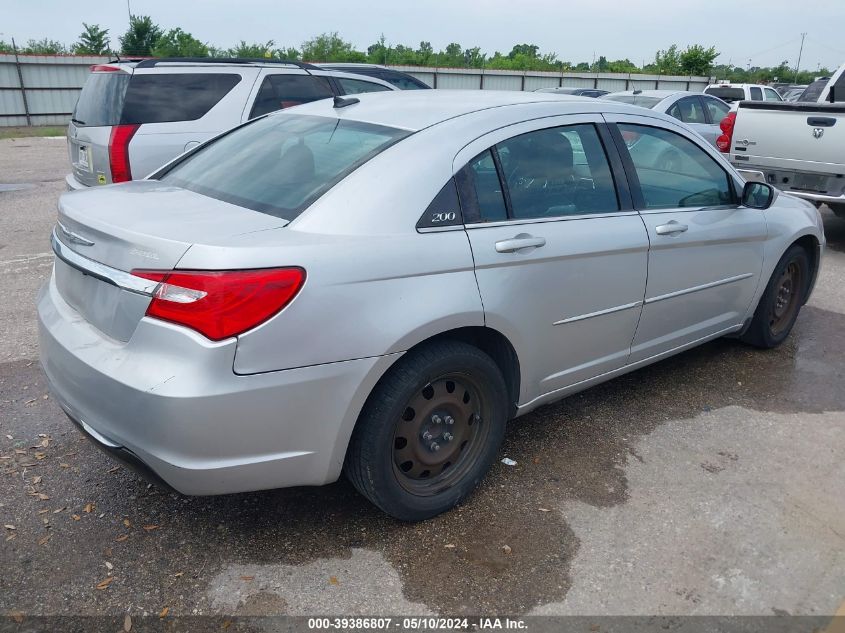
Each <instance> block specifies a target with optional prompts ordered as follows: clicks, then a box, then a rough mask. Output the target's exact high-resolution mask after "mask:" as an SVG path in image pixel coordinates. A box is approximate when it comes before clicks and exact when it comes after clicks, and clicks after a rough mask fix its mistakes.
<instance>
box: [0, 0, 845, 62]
mask: <svg viewBox="0 0 845 633" xmlns="http://www.w3.org/2000/svg"><path fill="white" fill-rule="evenodd" d="M129 4H130V6H131V11H132V13H133V14H137V15H150V16H151V17H152V18H153V19H154V20H155V21H156V22H158V23H159V24H160V25H161V26H163V27H165V28H174V27H177V26H178V27H181V28H182V29H184V30H186V31H188V32H190V33H191V34H192V35H194V37H196V38H198V39H200V40H202V41H204V42H208V43H210V44H214V45H215V46H218V47H222V48H228V47H229V46H232V45H234V44H236V43H237V42H238V41H240V40H246V41H248V42H252V41H256V42H266V41H267V40H274V41H275V43H276V45H277V46H278V47H287V46H296V47H298V46H299V45H300V44H301V43H302V42H303V41H304V40H306V39H309V38H311V37H313V36H314V35H318V34H320V33H324V32H331V31H337V32H338V33H339V34H340V35H341V37H343V38H344V39H346V40H348V41H351V42H352V43H353V44H354V45H355V47H356V48H357V49H359V50H366V48H367V46H368V45H370V44H372V43H374V42H375V41H376V40H377V39H378V38H379V36H380V35H381V34H382V33H383V34H384V35H385V37H386V38H387V40H388V42H390V43H393V44H405V45H410V46H413V47H414V48H416V46H417V45H418V44H419V42H420V41H421V40H426V41H429V42H431V43H432V45H433V46H434V48H435V50H439V49H442V48H445V47H446V45H447V44H449V43H450V42H458V43H459V44H461V45H462V46H464V47H465V48H466V47H471V46H479V47H480V48H481V50H482V51H484V52H486V53H488V54H492V53H493V52H494V51H497V50H498V51H501V52H503V53H507V52H509V51H510V49H511V47H512V46H513V45H514V44H520V43H529V44H537V45H539V46H540V50H541V51H542V52H555V53H557V54H558V58H559V59H561V60H564V61H570V62H574V63H578V62H581V61H587V62H591V61H592V60H593V56H594V55H595V56H596V57H598V56H599V55H604V56H605V57H607V58H608V59H611V60H612V59H622V58H626V57H627V58H628V59H630V60H631V61H633V62H634V63H635V64H637V65H641V64H642V63H643V61H651V60H653V58H654V53H655V51H657V50H659V49H666V48H668V47H669V46H670V45H672V44H678V45H679V46H680V47H681V48H683V47H685V46H686V45H688V44H703V45H705V46H711V45H712V46H715V47H716V50H718V51H719V52H720V53H721V54H720V56H719V57H718V58H717V60H716V61H717V63H728V62H730V63H733V64H734V65H738V66H742V67H746V66H748V65H749V60H750V65H752V66H776V65H778V64H780V62H781V61H783V60H788V61H789V63H790V65H791V66H793V67H794V66H795V63H796V61H797V58H798V50H799V46H800V43H801V33H802V32H804V33H807V37H806V39H805V42H804V52H803V55H802V58H801V68H802V69H815V68H817V67H818V66H819V65H821V66H822V67H825V66H827V67H828V68H835V67H837V66H839V65H840V64H842V63H843V62H845V37H843V33H845V0H706V1H705V2H693V1H691V0H675V1H674V2H672V1H667V0H628V1H627V2H624V1H620V0H483V1H475V0H416V1H415V2H407V1H406V0H363V1H358V2H355V1H350V0H330V1H327V0H313V1H312V2H302V1H296V2H291V1H285V0H239V1H237V2H233V1H232V0H195V1H193V2H190V1H185V0H129ZM127 15H128V12H127V2H126V0H111V1H109V2H104V1H103V0H98V1H96V2H95V1H92V0H74V1H73V2H71V1H69V0H0V39H2V40H6V41H9V40H10V39H11V38H12V37H14V38H15V40H16V41H17V42H18V43H19V44H20V43H24V42H26V41H27V40H28V39H30V38H33V39H41V38H43V37H48V38H50V39H55V40H60V41H62V42H65V43H67V44H70V43H72V42H74V41H75V40H76V38H77V37H78V35H79V32H80V31H81V30H82V22H87V23H88V24H99V25H100V26H101V27H105V28H108V29H109V33H110V36H111V38H112V45H113V46H117V36H118V35H120V34H122V33H123V32H124V31H125V30H126V27H127V19H128V18H127Z"/></svg>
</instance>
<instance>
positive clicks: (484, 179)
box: [455, 149, 508, 223]
mask: <svg viewBox="0 0 845 633" xmlns="http://www.w3.org/2000/svg"><path fill="white" fill-rule="evenodd" d="M455 180H456V181H457V184H458V193H459V195H460V198H461V209H462V210H463V215H464V221H465V222H467V223H472V222H497V221H499V220H507V219H508V211H507V207H505V199H504V195H503V194H502V183H501V181H500V180H499V172H498V171H497V170H496V161H495V160H494V159H493V154H492V153H491V151H490V150H489V149H488V150H485V151H483V152H481V153H480V154H478V155H477V156H476V157H475V158H473V159H472V160H471V161H469V163H467V165H466V166H465V167H464V168H463V169H461V170H460V171H459V172H458V173H457V174H456V175H455Z"/></svg>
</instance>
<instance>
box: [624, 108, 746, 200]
mask: <svg viewBox="0 0 845 633" xmlns="http://www.w3.org/2000/svg"><path fill="white" fill-rule="evenodd" d="M618 127H619V131H620V132H621V133H622V137H623V139H625V144H626V146H627V147H628V153H629V155H630V157H631V161H632V162H633V164H634V170H635V171H636V174H637V178H638V179H639V181H640V190H641V193H642V198H643V200H642V203H641V204H642V206H643V208H645V209H674V208H678V207H703V206H717V205H725V204H732V203H734V193H733V187H732V186H731V182H730V179H729V177H728V174H727V172H726V171H725V170H724V169H722V167H720V166H719V164H718V163H717V162H716V161H715V160H713V158H712V157H711V156H710V155H709V154H708V153H707V152H705V151H704V150H703V149H701V148H700V147H699V146H698V145H696V144H695V143H693V142H692V141H690V140H689V139H687V138H686V137H684V136H681V135H680V134H676V133H675V132H670V131H669V130H664V129H662V128H655V127H648V126H645V125H634V124H630V123H620V124H618Z"/></svg>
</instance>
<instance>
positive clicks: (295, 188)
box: [161, 113, 410, 220]
mask: <svg viewBox="0 0 845 633" xmlns="http://www.w3.org/2000/svg"><path fill="white" fill-rule="evenodd" d="M409 134H410V132H407V131H405V130H398V129H395V128H389V127H382V126H380V125H372V124H370V123H361V122H358V121H348V120H343V119H334V118H328V117H318V116H306V115H296V114H287V113H285V114H278V115H271V116H267V117H265V118H262V119H256V120H255V121H254V122H252V123H249V124H247V125H245V126H243V127H240V128H238V129H236V130H233V131H232V132H230V133H228V134H226V135H224V136H221V137H220V138H218V139H217V140H215V141H213V142H212V143H210V144H209V145H207V146H205V147H204V148H203V149H200V150H199V151H197V152H196V153H195V154H193V155H191V156H189V157H188V158H187V159H186V160H184V161H183V162H181V163H178V164H177V165H176V166H175V167H173V168H172V169H170V170H169V171H168V172H166V174H165V175H164V176H162V177H161V181H162V182H165V183H168V184H171V185H175V186H177V187H183V188H185V189H189V190H191V191H195V192H197V193H200V194H202V195H205V196H209V197H211V198H217V199H218V200H224V201H225V202H231V203H232V204H237V205H239V206H242V207H246V208H248V209H253V210H255V211H260V212H261V213H267V214H269V215H273V216H276V217H279V218H284V219H286V220H293V219H294V218H295V217H296V216H298V215H299V214H300V213H301V212H302V211H303V210H305V209H306V208H307V207H308V206H309V205H311V204H312V203H313V202H314V201H315V200H317V199H318V198H319V197H320V196H322V195H323V194H324V193H325V192H326V191H328V190H329V189H330V188H331V187H333V186H334V185H335V184H337V183H338V182H340V181H341V180H342V179H343V178H344V177H346V176H347V175H348V174H350V173H351V172H352V171H354V170H355V169H357V168H358V167H360V166H361V165H362V164H364V163H365V162H367V161H368V160H370V159H371V158H372V157H373V156H375V155H376V154H378V153H380V152H382V151H383V150H385V149H386V148H387V147H389V146H390V145H392V144H393V143H396V142H397V141H399V140H401V139H403V138H405V137H406V136H408V135H409Z"/></svg>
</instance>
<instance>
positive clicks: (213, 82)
mask: <svg viewBox="0 0 845 633" xmlns="http://www.w3.org/2000/svg"><path fill="white" fill-rule="evenodd" d="M240 80H241V76H240V75H239V74H237V73H219V74H218V73H173V74H170V73H168V74H150V75H145V74H141V75H138V74H136V75H133V76H132V80H131V81H130V82H129V89H128V90H127V91H126V98H125V99H124V102H123V114H122V115H121V118H120V122H121V123H123V124H142V123H167V122H169V121H194V120H196V119H199V118H201V117H203V116H205V114H206V113H207V112H208V111H209V110H211V108H213V107H214V106H215V105H217V103H218V102H219V101H220V100H221V99H222V98H223V97H225V96H226V95H227V94H228V93H229V91H230V90H231V89H232V88H234V87H235V86H236V85H237V84H238V83H239V82H240Z"/></svg>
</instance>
